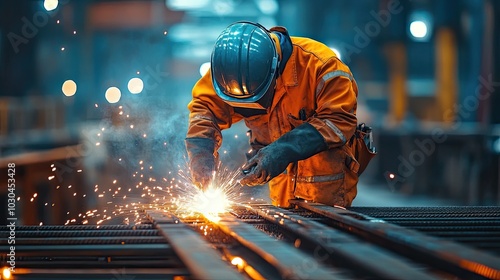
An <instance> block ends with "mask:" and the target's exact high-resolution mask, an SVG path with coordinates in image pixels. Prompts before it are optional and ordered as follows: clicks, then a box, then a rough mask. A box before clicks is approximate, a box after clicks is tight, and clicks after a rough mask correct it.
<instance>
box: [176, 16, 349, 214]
mask: <svg viewBox="0 0 500 280" xmlns="http://www.w3.org/2000/svg"><path fill="white" fill-rule="evenodd" d="M357 95H358V88H357V84H356V81H355V80H354V78H353V75H352V73H351V71H350V70H349V68H348V67H347V66H346V65H345V64H344V63H343V62H342V61H341V60H340V59H339V58H338V57H337V56H336V54H335V53H334V52H333V51H332V50H331V49H330V48H329V47H327V46H326V45H324V44H323V43H321V42H318V41H315V40H313V39H310V38H303V37H294V36H290V35H289V33H288V31H287V29H286V28H284V27H280V26H278V27H273V28H271V29H266V28H265V27H263V26H262V25H260V24H258V23H255V22H247V21H239V22H235V23H233V24H231V25H229V26H228V27H227V28H226V29H225V30H223V31H222V33H221V34H220V35H219V37H218V38H217V40H216V42H215V45H214V47H213V51H212V55H211V66H210V70H209V71H207V73H206V74H205V75H204V76H203V77H202V78H201V79H200V80H198V81H197V83H196V84H195V86H194V87H193V90H192V100H191V101H190V103H189V105H188V109H189V110H190V115H189V128H188V132H187V136H186V140H185V142H186V149H187V152H188V157H189V166H190V170H191V174H192V180H193V182H194V183H195V184H197V185H199V186H200V187H202V188H203V187H206V186H207V184H208V183H209V181H210V179H211V176H212V172H213V171H214V170H215V168H216V164H215V163H216V161H217V160H218V149H219V148H220V146H221V143H222V134H221V131H222V130H224V129H227V128H229V127H231V125H232V124H234V123H236V122H238V121H240V120H243V121H245V124H246V126H247V127H248V128H249V133H248V134H249V137H250V146H251V150H250V151H249V152H247V154H246V156H247V160H248V161H247V162H246V164H244V166H243V167H242V171H243V172H242V173H243V174H242V178H241V180H240V183H241V184H242V185H247V186H257V185H264V184H266V183H269V184H268V185H269V189H270V192H269V193H270V198H271V201H272V203H273V204H274V205H276V206H280V207H284V208H286V207H290V203H289V200H290V199H294V198H300V199H304V200H308V201H315V202H319V203H323V204H327V205H338V206H344V207H345V206H350V205H351V203H352V201H353V199H354V198H355V196H356V193H357V182H358V171H359V163H358V162H357V161H356V158H355V156H354V155H353V152H352V150H351V149H350V148H349V147H348V145H346V143H348V142H349V141H350V140H351V139H352V137H353V135H354V134H355V131H356V127H357V118H356V108H357Z"/></svg>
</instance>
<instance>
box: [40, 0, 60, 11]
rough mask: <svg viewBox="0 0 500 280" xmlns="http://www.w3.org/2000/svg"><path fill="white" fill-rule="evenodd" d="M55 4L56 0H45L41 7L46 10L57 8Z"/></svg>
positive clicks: (56, 3) (57, 3) (57, 2)
mask: <svg viewBox="0 0 500 280" xmlns="http://www.w3.org/2000/svg"><path fill="white" fill-rule="evenodd" d="M57 5H59V1H58V0H45V1H43V7H44V8H45V10H47V11H48V12H50V11H53V10H55V9H56V8H57Z"/></svg>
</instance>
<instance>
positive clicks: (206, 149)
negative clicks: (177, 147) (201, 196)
mask: <svg viewBox="0 0 500 280" xmlns="http://www.w3.org/2000/svg"><path fill="white" fill-rule="evenodd" d="M185 142H186V150H187V153H188V158H189V169H190V170H191V179H192V181H193V184H195V185H196V186H198V188H200V189H203V190H204V189H206V188H207V187H208V184H209V183H210V180H211V179H212V173H213V171H214V170H215V157H214V147H215V144H214V141H213V140H212V139H210V138H186V140H185Z"/></svg>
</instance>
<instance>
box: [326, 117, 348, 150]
mask: <svg viewBox="0 0 500 280" xmlns="http://www.w3.org/2000/svg"><path fill="white" fill-rule="evenodd" d="M323 121H324V122H325V123H326V125H327V126H328V127H329V128H330V129H331V130H333V132H335V134H337V136H338V137H339V138H340V141H342V145H344V144H345V143H346V142H347V140H346V138H345V135H344V133H342V131H340V129H339V128H338V127H337V126H336V125H335V124H334V123H332V122H331V121H330V120H323Z"/></svg>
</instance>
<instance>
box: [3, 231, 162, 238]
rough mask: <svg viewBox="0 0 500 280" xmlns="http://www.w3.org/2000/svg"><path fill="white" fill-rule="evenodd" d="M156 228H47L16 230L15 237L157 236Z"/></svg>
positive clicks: (6, 235)
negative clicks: (79, 229) (78, 229)
mask: <svg viewBox="0 0 500 280" xmlns="http://www.w3.org/2000/svg"><path fill="white" fill-rule="evenodd" d="M158 235H159V232H158V230H156V229H154V230H109V231H108V230H82V231H77V230H71V231H64V230H47V231H17V230H16V239H17V238H24V237H40V238H41V237H84V236H88V237H91V236H94V237H97V236H158ZM8 236H9V233H8V232H0V238H5V237H8Z"/></svg>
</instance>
